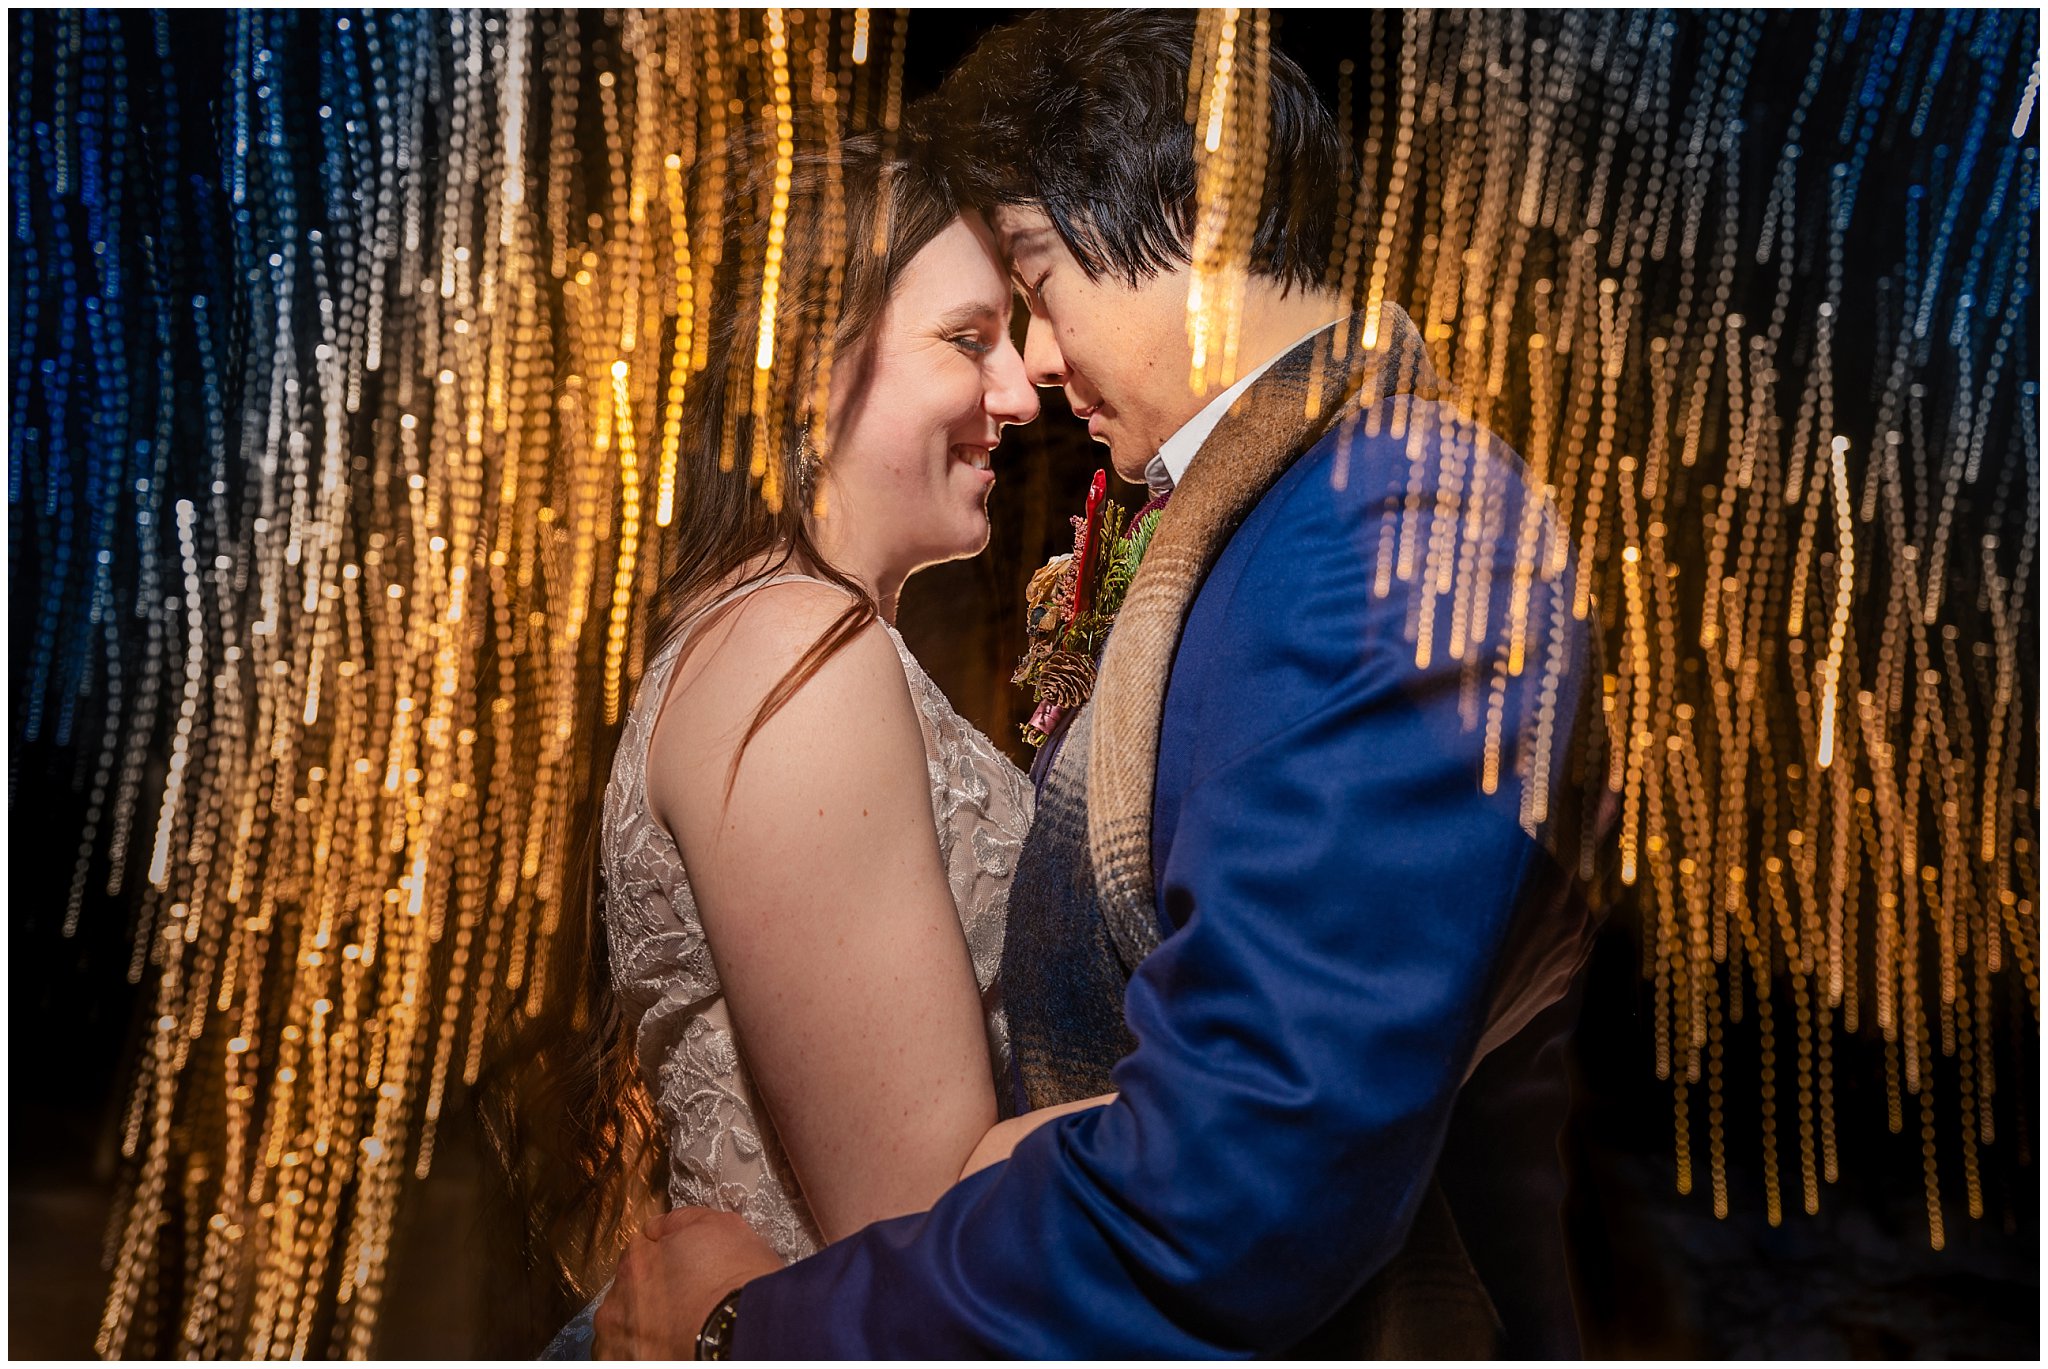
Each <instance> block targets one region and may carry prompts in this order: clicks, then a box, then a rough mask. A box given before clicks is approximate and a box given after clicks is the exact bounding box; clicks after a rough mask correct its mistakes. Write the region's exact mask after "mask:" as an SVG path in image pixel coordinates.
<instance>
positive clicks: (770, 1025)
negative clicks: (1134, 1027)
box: [648, 583, 996, 1239]
mask: <svg viewBox="0 0 2048 1369" xmlns="http://www.w3.org/2000/svg"><path fill="white" fill-rule="evenodd" d="M845 605H846V599H845V597H844V596H843V595H841V594H840V593H839V592H838V591H836V590H833V589H830V588H827V587H825V586H822V585H815V584H807V583H792V584H786V585H779V586H773V587H770V588H767V589H764V590H760V591H758V592H756V593H755V594H753V595H751V596H749V597H748V599H747V600H746V601H745V602H744V603H743V605H742V606H741V608H740V609H739V610H737V611H736V612H735V613H733V614H732V615H731V616H730V617H729V618H728V619H726V620H725V621H724V622H721V623H718V624H714V625H713V626H712V627H711V628H710V629H709V630H708V631H707V633H706V636H705V639H704V640H703V641H702V642H701V643H700V644H699V646H698V648H697V649H696V650H695V651H693V652H692V653H691V658H690V659H688V660H686V661H685V662H684V663H683V666H682V667H680V668H679V669H678V672H677V680H676V683H675V686H674V687H672V689H671V693H670V696H669V699H668V701H667V704H666V706H665V708H664V710H663V715H662V717H661V718H660V720H659V721H658V723H657V726H656V730H655V734H654V738H653V743H652V747H651V750H650V755H649V764H648V789H649V799H650V802H651V803H652V804H653V807H654V811H655V813H656V815H657V816H658V817H659V818H661V820H662V821H663V822H664V823H666V824H667V825H668V826H669V830H670V831H672V832H674V833H675V834H676V836H677V838H678V840H679V842H680V844H681V846H682V849H683V853H684V859H685V863H686V865H687V867H688V869H689V874H690V884H691V887H692V890H693V891H694V893H695V894H696V897H697V903H698V909H699V912H700V914H701V916H702V918H703V923H704V929H705V933H706V937H707V939H708V940H709V942H710V946H711V952H712V958H713V961H714V963H715V964H716V966H717V968H718V975H719V979H720V981H721V983H722V984H723V986H724V991H725V996H726V1000H727V1003H728V1005H729V1006H730V1009H731V1012H732V1016H733V1021H734V1025H735V1027H736V1029H737V1035H738V1038H739V1041H740V1045H741V1049H742V1050H743V1051H744V1052H745V1058H746V1063H747V1068H748V1070H749V1072H750V1073H751V1075H752V1077H753V1080H754V1083H755V1085H756V1087H757V1088H758V1089H759V1091H760V1093H761V1095H762V1097H763V1099H764V1101H765V1102H766V1103H767V1105H768V1109H769V1112H770V1114H771V1116H772V1118H773V1121H774V1124H775V1129H776V1133H777V1136H778V1138H779V1139H780V1141H781V1143H782V1146H783V1149H784V1150H785V1152H786V1153H787V1154H788V1156H789V1158H790V1162H791V1164H792V1165H793V1167H794V1168H795V1170H796V1173H797V1176H798V1179H799V1182H800V1183H801V1184H802V1187H803V1194H804V1198H805V1200H806V1202H807V1203H808V1204H809V1206H810V1209H811V1213H812V1216H813V1217H814V1218H815V1220H816V1221H817V1223H818V1226H819V1228H820V1230H821V1231H822V1232H823V1234H824V1235H825V1236H826V1237H827V1239H836V1238H838V1237H840V1236H844V1235H847V1234H849V1233H851V1232H853V1231H855V1230H857V1229H859V1228H860V1227H862V1226H865V1225H867V1224H868V1223H869V1222H873V1221H877V1220H880V1219H881V1218H884V1217H892V1216H898V1215H901V1214H902V1213H906V1212H915V1211H920V1210H922V1209H924V1208H926V1207H929V1206H930V1205H931V1204H932V1203H933V1202H934V1201H935V1200H936V1199H937V1198H938V1196H939V1194H941V1193H942V1192H944V1191H945V1189H946V1188H947V1187H948V1186H949V1185H950V1184H952V1183H953V1182H954V1180H955V1179H956V1178H957V1177H958V1175H959V1173H960V1170H961V1166H962V1163H963V1161H964V1160H965V1158H966V1157H967V1156H968V1155H969V1154H970V1153H971V1152H972V1151H973V1149H974V1147H975V1145H976V1144H977V1143H978V1142H980V1141H981V1140H982V1138H983V1137H984V1136H985V1134H986V1133H987V1132H988V1130H989V1128H990V1127H991V1126H992V1125H993V1124H994V1122H995V1117H996V1105H995V1089H994V1083H993V1081H992V1080H991V1079H990V1078H989V1065H988V1049H987V1045H986V1037H985V1035H984V1029H983V1025H982V1012H981V1002H980V996H979V994H978V992H977V989H976V985H975V980H974V970H973V965H972V962H971V961H970V960H969V958H968V953H967V946H966V942H965V940H964V938H963V936H962V934H961V930H960V922H959V917H958V914H957V913H956V912H955V910H954V905H953V899H952V894H951V890H950V889H949V887H948V885H947V882H946V877H945V873H944V871H943V869H942V868H941V867H940V864H939V853H938V845H937V842H936V840H935V839H934V836H933V831H932V805H931V791H930V787H929V780H928V778H927V769H926V763H925V756H924V742H923V736H922V733H921V731H920V730H919V725H918V720H917V715H916V712H915V706H914V704H913V703H912V701H911V698H910V692H909V686H908V684H907V683H906V682H905V679H904V675H903V667H902V664H901V662H900V660H899V659H898V657H897V655H896V648H895V645H894V643H893V642H891V641H890V639H889V637H888V635H887V633H886V632H885V631H884V630H883V629H882V627H881V626H880V625H871V626H870V627H868V628H866V629H864V630H863V631H862V632H861V634H860V635H859V636H858V637H857V638H856V639H855V640H854V641H852V642H851V643H849V644H848V645H847V646H846V647H845V648H843V649H842V650H841V651H839V652H838V653H837V654H835V655H834V656H833V657H832V658H831V659H830V660H828V661H827V662H826V663H825V664H824V666H823V667H822V668H821V669H820V670H819V671H818V673H817V674H816V675H815V676H813V677H812V678H811V680H809V681H808V682H807V683H806V684H805V685H804V686H803V687H802V688H801V689H799V690H798V691H797V693H796V694H795V696H794V697H792V698H791V699H790V701H789V702H788V703H787V704H786V705H784V707H783V708H782V709H781V710H780V711H779V712H778V713H776V715H775V716H774V717H773V718H772V719H771V720H770V721H769V722H768V723H767V724H766V725H765V726H764V727H763V728H762V729H761V731H760V732H759V733H758V734H757V735H756V736H755V738H754V740H753V741H752V742H751V743H750V744H749V745H748V746H747V748H746V750H745V754H744V756H743V758H742V760H741V763H740V767H739V771H738V776H737V779H736V781H735V783H734V785H733V789H732V796H731V802H730V804H727V803H726V802H725V800H724V796H725V781H726V775H727V768H728V766H729V764H730V762H731V759H732V755H733V752H734V750H735V748H736V747H737V746H738V743H739V739H740V738H741V737H742V736H743V735H744V734H745V731H746V728H747V726H748V725H749V723H750V722H751V721H752V719H753V716H754V712H755V710H756V708H757V707H758V706H759V704H760V702H761V700H762V699H763V698H765V697H766V696H767V694H768V693H769V692H770V690H772V689H773V688H774V686H775V685H776V683H777V682H778V681H779V680H780V679H781V678H782V677H783V674H784V672H785V671H787V670H788V669H789V668H790V667H791V666H792V665H793V664H795V663H796V661H797V660H799V659H800V658H801V657H802V656H803V654H804V653H805V651H806V650H807V649H808V648H809V647H810V645H811V643H813V642H814V641H816V640H818V638H819V637H820V635H821V634H822V633H823V632H824V631H825V630H826V629H827V628H828V627H829V625H830V624H831V623H832V622H833V620H834V619H835V618H836V617H837V616H838V614H839V612H840V611H841V610H842V609H843V608H844V607H845Z"/></svg>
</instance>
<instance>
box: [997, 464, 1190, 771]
mask: <svg viewBox="0 0 2048 1369" xmlns="http://www.w3.org/2000/svg"><path fill="white" fill-rule="evenodd" d="M1107 489H1108V474H1107V472H1104V471H1097V472H1096V473H1095V480H1094V483H1093V484H1092V485H1091V486H1090V487H1089V490H1088V507H1087V512H1086V513H1085V514H1083V515H1082V516H1081V517H1079V518H1076V519H1074V520H1073V523H1074V551H1073V554H1072V555H1070V556H1055V557H1054V558H1053V559H1052V560H1050V561H1048V562H1046V563H1045V564H1044V565H1043V566H1041V567H1039V569H1038V570H1037V571H1036V572H1035V573H1034V574H1033V575H1032V577H1031V581H1030V584H1029V585H1028V586H1027V587H1026V588H1025V591H1024V626H1025V634H1026V639H1027V643H1026V646H1025V650H1024V657H1023V659H1022V660H1020V661H1019V662H1018V663H1017V673H1016V674H1015V675H1013V676H1012V677H1011V683H1012V684H1019V685H1024V686H1025V687H1027V688H1029V689H1030V690H1031V692H1032V693H1031V697H1032V700H1033V702H1034V703H1035V704H1036V707H1035V708H1034V709H1033V711H1032V714H1031V720H1030V721H1029V722H1027V723H1025V724H1024V727H1023V733H1024V740H1025V741H1027V742H1029V743H1030V744H1031V745H1033V746H1042V745H1044V744H1045V739H1046V737H1047V736H1048V735H1050V734H1051V733H1052V732H1053V731H1054V729H1056V728H1057V727H1058V726H1059V725H1060V722H1061V720H1062V719H1064V718H1065V717H1067V716H1068V715H1069V714H1071V713H1072V712H1073V711H1074V710H1075V709H1078V708H1079V707H1080V706H1081V705H1082V704H1084V703H1087V702H1088V699H1089V696H1090V695H1091V694H1093V693H1094V691H1095V666H1096V662H1097V661H1098V660H1100V659H1101V656H1102V644H1103V643H1104V642H1105V641H1107V640H1108V639H1109V630H1110V628H1111V627H1112V626H1113V625H1114V624H1115V622H1116V614H1117V610H1118V609H1120V608H1122V607H1123V602H1124V595H1125V594H1126V593H1127V592H1128V591H1129V590H1130V587H1131V579H1132V577H1133V576H1135V575H1136V574H1137V570H1138V562H1139V561H1140V560H1142V559H1143V558H1144V555H1145V548H1146V547H1147V546H1148V545H1150V543H1151V541H1152V533H1153V531H1154V530H1155V529H1156V528H1157V527H1158V526H1159V514H1158V513H1157V512H1153V513H1149V514H1146V515H1145V516H1144V517H1143V518H1140V519H1137V520H1136V521H1135V522H1133V523H1129V524H1128V525H1127V522H1126V520H1127V519H1128V517H1129V515H1127V514H1126V513H1125V512H1124V510H1123V509H1122V508H1121V507H1120V506H1119V505H1117V504H1116V503H1114V502H1113V501H1111V500H1109V499H1107V498H1106V497H1105V494H1106V491H1107Z"/></svg>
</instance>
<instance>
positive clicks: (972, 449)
mask: <svg viewBox="0 0 2048 1369" xmlns="http://www.w3.org/2000/svg"><path fill="white" fill-rule="evenodd" d="M952 455H953V459H954V460H955V461H959V462H963V463H965V464H966V465H969V466H972V467H974V469H976V470H978V471H981V472H984V473H986V474H990V475H993V474H994V472H993V471H992V470H990V467H991V465H992V464H993V463H994V460H995V449H994V448H991V447H982V446H977V445H975V444H973V443H963V444H961V445H959V446H956V447H954V448H953V449H952Z"/></svg>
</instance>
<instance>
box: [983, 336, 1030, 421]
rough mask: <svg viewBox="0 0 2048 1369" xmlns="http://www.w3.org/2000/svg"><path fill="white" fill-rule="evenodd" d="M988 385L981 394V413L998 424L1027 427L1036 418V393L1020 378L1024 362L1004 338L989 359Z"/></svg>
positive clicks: (1023, 375)
mask: <svg viewBox="0 0 2048 1369" xmlns="http://www.w3.org/2000/svg"><path fill="white" fill-rule="evenodd" d="M989 361H990V366H989V383H988V386H987V388H986V389H984V390H983V391H982V396H981V404H982V409H983V411H984V412H986V413H987V414H988V416H989V417H990V418H993V419H994V420H995V421H996V422H998V423H1029V422H1030V421H1031V420H1032V419H1034V418H1037V417H1038V392H1037V391H1035V390H1033V389H1032V388H1031V381H1030V379H1029V378H1028V377H1027V376H1026V375H1025V374H1024V358H1022V357H1020V356H1018V355H1017V349H1016V347H1014V346H1012V345H1011V343H1010V340H1009V339H1008V338H1004V339H1003V341H1002V344H1001V345H1000V346H998V347H997V348H996V354H995V355H994V356H993V357H991V358H989Z"/></svg>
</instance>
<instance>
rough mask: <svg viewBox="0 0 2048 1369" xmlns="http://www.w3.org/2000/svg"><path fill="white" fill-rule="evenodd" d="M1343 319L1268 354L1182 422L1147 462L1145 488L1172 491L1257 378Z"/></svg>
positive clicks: (1153, 491) (1155, 492) (1158, 492)
mask: <svg viewBox="0 0 2048 1369" xmlns="http://www.w3.org/2000/svg"><path fill="white" fill-rule="evenodd" d="M1341 321H1342V320H1337V321H1333V322H1330V323H1325V324H1323V325H1322V326H1321V327H1319V328H1311V329H1310V330H1309V331H1308V332H1306V333H1304V334H1302V335H1301V336H1300V337H1299V338H1297V339H1296V340H1295V341H1294V342H1293V343H1291V344H1290V345H1288V346H1286V347H1282V348H1281V349H1280V350H1279V351H1277V352H1275V353H1273V355H1271V356H1269V357H1267V358H1266V359H1265V360H1264V361H1263V362H1261V363H1259V365H1258V367H1257V368H1256V369H1254V370H1252V371H1250V372H1248V373H1246V374H1245V375H1243V376H1240V377H1239V378H1238V381H1237V383H1236V384H1235V385H1232V386H1231V387H1230V388H1229V389H1227V390H1225V391H1224V392H1223V393H1222V394H1220V395H1217V396H1216V397H1215V398H1214V399H1212V400H1210V401H1209V402H1208V403H1207V404H1205V405H1203V406H1202V411H1201V412H1200V413H1198V414H1196V415H1195V416H1194V417H1193V418H1191V419H1189V420H1188V421H1187V422H1185V423H1183V424H1181V425H1180V429H1179V430H1178V431H1177V432H1175V433H1174V435H1173V436H1172V437H1169V438H1167V439H1166V441H1164V442H1162V443H1160V444H1159V452H1158V455H1156V456H1154V457H1153V458H1152V459H1151V460H1150V461H1148V462H1146V463H1145V487H1146V489H1148V490H1149V491H1151V494H1152V497H1153V498H1154V499H1158V498H1160V497H1161V496H1162V495H1166V494H1170V493H1172V491H1173V487H1174V486H1175V485H1178V484H1179V483H1180V482H1181V480H1182V479H1183V478H1184V477H1185V476H1186V475H1187V473H1188V466H1189V465H1190V464H1191V463H1192V462H1193V461H1194V459H1195V453H1196V452H1198V451H1200V450H1202V444H1203V443H1204V442H1207V441H1208V440H1209V434H1211V433H1213V432H1215V431H1216V425H1217V424H1218V423H1221V422H1222V421H1223V415H1225V414H1226V413H1229V412H1230V406H1231V405H1233V404H1235V403H1236V402H1237V397H1238V396H1239V395H1241V394H1243V393H1244V392H1245V391H1246V390H1248V389H1250V388H1251V386H1252V382H1253V381H1255V380H1257V379H1258V378H1259V377H1260V376H1262V375H1264V374H1265V373H1266V372H1267V371H1269V370H1271V369H1272V367H1273V363H1274V362H1276V361H1278V360H1279V359H1280V358H1281V357H1284V356H1286V355H1287V354H1288V353H1289V352H1291V351H1293V350H1294V349H1295V348H1296V347H1299V346H1301V344H1302V343H1304V342H1307V341H1308V340H1309V339H1310V338H1312V337H1315V336H1316V335H1317V334H1318V333H1326V332H1328V331H1329V330H1330V329H1332V328H1334V327H1336V326H1337V322H1341Z"/></svg>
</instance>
